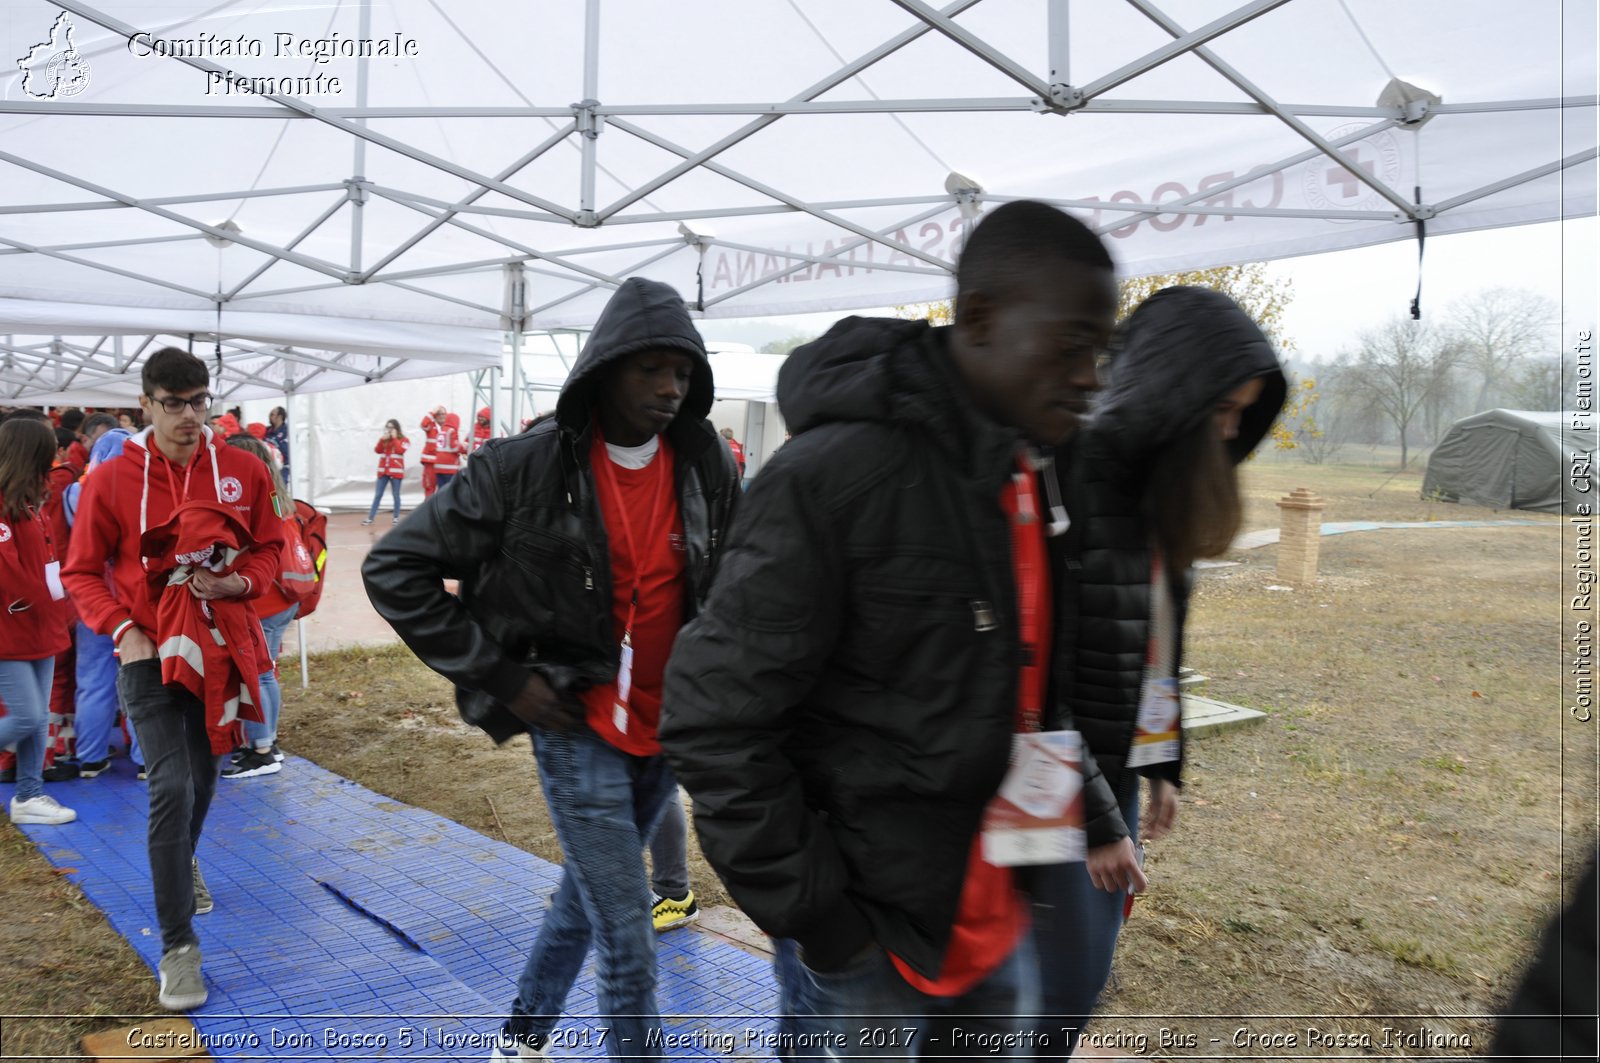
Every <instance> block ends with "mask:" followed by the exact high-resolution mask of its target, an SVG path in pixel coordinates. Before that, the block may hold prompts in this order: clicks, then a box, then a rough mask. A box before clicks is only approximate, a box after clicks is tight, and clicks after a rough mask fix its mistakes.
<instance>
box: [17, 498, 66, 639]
mask: <svg viewBox="0 0 1600 1063" xmlns="http://www.w3.org/2000/svg"><path fill="white" fill-rule="evenodd" d="M53 560H58V559H57V558H56V557H55V556H54V554H53V553H52V547H51V537H50V535H49V529H48V527H47V526H46V524H45V521H44V518H43V517H42V516H41V515H40V514H38V513H37V512H36V513H34V514H33V515H32V516H31V517H29V518H28V519H26V520H10V519H8V518H7V517H6V516H5V515H4V510H0V661H38V660H42V659H44V658H46V657H54V656H55V655H56V654H58V653H64V652H66V649H67V647H68V646H70V645H71V644H72V638H71V636H70V635H68V633H67V632H68V627H67V618H68V616H69V615H70V614H69V612H68V606H67V603H66V602H65V601H59V602H58V601H56V600H55V599H53V598H52V597H51V596H50V586H49V584H48V583H46V582H45V566H47V565H48V564H49V563H50V562H51V561H53Z"/></svg>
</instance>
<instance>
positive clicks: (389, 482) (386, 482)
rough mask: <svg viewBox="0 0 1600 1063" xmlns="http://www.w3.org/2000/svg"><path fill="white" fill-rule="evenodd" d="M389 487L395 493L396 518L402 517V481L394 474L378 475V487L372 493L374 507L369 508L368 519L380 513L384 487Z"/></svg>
mask: <svg viewBox="0 0 1600 1063" xmlns="http://www.w3.org/2000/svg"><path fill="white" fill-rule="evenodd" d="M385 487H388V488H389V490H390V493H391V494H393V495H394V519H395V520H399V519H400V481H399V480H397V479H395V478H394V477H392V476H380V477H378V489H377V490H376V491H374V492H373V493H372V508H371V509H369V510H367V519H368V520H371V519H372V518H374V517H376V516H377V515H378V507H379V506H381V505H383V489H384V488H385Z"/></svg>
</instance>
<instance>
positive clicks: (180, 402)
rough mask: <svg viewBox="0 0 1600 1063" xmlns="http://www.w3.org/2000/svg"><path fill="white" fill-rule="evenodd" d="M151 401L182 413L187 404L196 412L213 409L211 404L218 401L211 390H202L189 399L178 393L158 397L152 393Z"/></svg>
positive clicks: (171, 411)
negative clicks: (180, 396)
mask: <svg viewBox="0 0 1600 1063" xmlns="http://www.w3.org/2000/svg"><path fill="white" fill-rule="evenodd" d="M150 401H151V402H153V403H155V404H156V405H157V406H160V407H161V408H162V409H163V410H166V411H167V412H168V413H174V414H176V413H182V412H183V408H184V407H185V406H187V407H189V408H190V409H191V410H193V411H194V412H195V413H204V412H205V411H206V410H209V409H211V404H212V403H213V402H216V401H217V397H216V396H215V395H213V394H211V393H210V392H206V391H202V392H201V393H200V394H198V395H195V396H194V397H192V398H187V399H180V398H178V397H177V396H176V395H167V396H165V397H163V398H159V399H158V398H156V397H155V396H154V395H151V396H150Z"/></svg>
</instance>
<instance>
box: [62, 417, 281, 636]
mask: <svg viewBox="0 0 1600 1063" xmlns="http://www.w3.org/2000/svg"><path fill="white" fill-rule="evenodd" d="M190 499H196V500H200V501H206V502H220V503H222V504H223V505H224V506H227V507H228V508H230V509H231V510H232V511H233V513H234V515H235V516H236V517H237V518H238V520H239V522H240V523H241V524H242V525H244V527H245V529H246V530H247V531H248V532H249V533H250V537H251V538H252V539H254V540H255V544H256V545H255V546H254V548H253V549H251V550H250V552H249V553H248V554H247V555H246V556H245V558H244V560H243V563H242V564H240V565H238V566H237V567H236V568H235V569H234V571H235V572H237V573H239V574H240V575H242V576H244V578H245V579H246V580H248V581H249V583H250V589H249V590H248V591H246V592H245V594H244V597H245V598H256V597H259V596H260V594H261V592H262V591H263V590H265V589H266V588H267V586H268V585H269V584H271V582H272V580H273V579H274V577H276V576H277V575H278V571H279V568H280V565H281V561H282V558H281V556H280V551H281V550H282V549H283V532H282V527H281V522H280V521H279V519H278V515H277V513H276V512H275V511H274V510H273V508H272V481H271V480H270V479H269V478H268V476H267V467H266V466H265V465H263V464H262V463H261V462H260V461H258V460H257V459H256V458H255V457H254V456H252V455H250V454H246V453H245V452H244V451H242V450H239V449H238V448H236V447H229V446H224V445H223V444H222V441H221V440H220V439H217V438H216V437H214V436H213V435H212V433H211V430H210V429H209V428H202V429H201V438H200V445H199V446H198V447H196V448H195V452H194V456H193V457H192V458H190V460H189V464H188V465H187V466H179V465H175V464H173V463H172V462H170V461H168V460H167V457H166V455H165V454H162V453H161V450H160V448H158V447H157V446H156V445H155V442H154V430H153V429H150V428H146V429H145V430H144V431H142V432H140V433H139V434H138V435H136V436H134V437H133V438H132V439H130V440H128V442H127V445H126V446H125V447H123V450H122V453H121V455H119V456H118V457H115V458H112V459H111V460H110V461H107V462H106V463H105V464H103V465H101V466H100V467H98V468H97V469H96V470H95V472H94V475H93V476H90V477H89V478H88V479H87V480H85V481H84V483H83V495H82V498H81V500H80V502H79V503H78V519H77V523H76V524H74V525H73V529H72V547H71V549H70V550H69V551H68V553H67V564H66V567H65V569H64V571H63V577H64V580H65V582H66V585H67V592H68V593H69V594H71V595H72V600H73V603H74V604H75V605H76V606H77V607H78V614H79V615H80V616H81V617H82V618H83V622H84V623H85V624H87V625H88V626H89V627H90V628H92V629H94V630H95V631H98V632H99V633H100V634H102V635H109V634H111V633H112V632H113V631H115V630H116V627H117V625H118V624H120V623H122V621H124V620H126V619H129V618H131V619H132V620H133V621H134V623H136V624H138V625H139V627H140V628H141V629H142V630H143V631H144V632H145V634H147V635H149V636H150V637H151V638H154V637H155V634H156V602H155V599H154V598H152V597H151V596H150V592H149V588H148V585H147V584H146V580H145V574H146V569H145V565H144V558H143V555H142V554H141V552H140V550H139V537H140V536H141V535H143V534H144V533H145V532H146V531H149V530H150V529H151V528H154V527H156V526H157V525H160V524H163V523H165V522H166V521H167V519H168V518H169V517H171V516H172V513H173V511H174V510H175V509H177V508H178V506H179V505H180V504H181V503H182V502H184V501H187V500H190ZM107 561H110V562H111V563H112V569H111V585H110V586H107V584H106V578H105V565H106V562H107Z"/></svg>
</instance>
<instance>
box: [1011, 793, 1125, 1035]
mask: <svg viewBox="0 0 1600 1063" xmlns="http://www.w3.org/2000/svg"><path fill="white" fill-rule="evenodd" d="M1139 789H1140V787H1139V785H1138V783H1137V782H1136V783H1135V785H1134V786H1133V787H1132V792H1131V793H1130V794H1129V795H1128V796H1127V797H1126V798H1125V799H1124V800H1123V802H1122V819H1123V822H1124V823H1126V824H1127V825H1128V830H1129V831H1131V832H1132V834H1133V837H1135V838H1137V837H1138V836H1139ZM1033 882H1034V888H1033V901H1034V904H1033V935H1034V940H1035V942H1036V945H1037V949H1038V953H1039V981H1040V985H1041V989H1042V991H1043V993H1042V995H1043V998H1044V1009H1043V1015H1044V1018H1043V1019H1041V1020H1040V1034H1041V1038H1042V1037H1043V1036H1045V1035H1048V1037H1049V1042H1048V1045H1049V1047H1048V1048H1047V1049H1046V1048H1041V1049H1040V1051H1039V1054H1038V1058H1039V1059H1058V1060H1064V1059H1066V1058H1067V1056H1069V1055H1071V1054H1072V1049H1073V1047H1074V1046H1075V1045H1076V1044H1077V1043H1078V1037H1079V1036H1080V1035H1081V1034H1082V1032H1083V1026H1084V1024H1085V1023H1087V1022H1088V1021H1089V1016H1090V1015H1092V1014H1093V1013H1094V1008H1095V1004H1097V1003H1098V1002H1099V1000H1100V994H1101V993H1102V992H1103V991H1104V990H1105V987H1106V980H1107V979H1109V978H1110V977H1111V957H1112V954H1113V953H1114V952H1115V951H1116V948H1117V934H1118V933H1120V932H1121V930H1122V909H1123V906H1124V905H1125V904H1126V902H1127V894H1125V893H1122V892H1117V893H1107V892H1106V891H1105V890H1102V889H1096V888H1095V885H1094V883H1093V882H1091V881H1089V871H1088V867H1087V865H1085V864H1084V863H1082V862H1081V861H1080V862H1077V863H1072V864H1052V865H1050V866H1048V867H1040V868H1037V869H1036V872H1035V877H1034V880H1033ZM1041 1043H1043V1042H1041Z"/></svg>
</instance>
